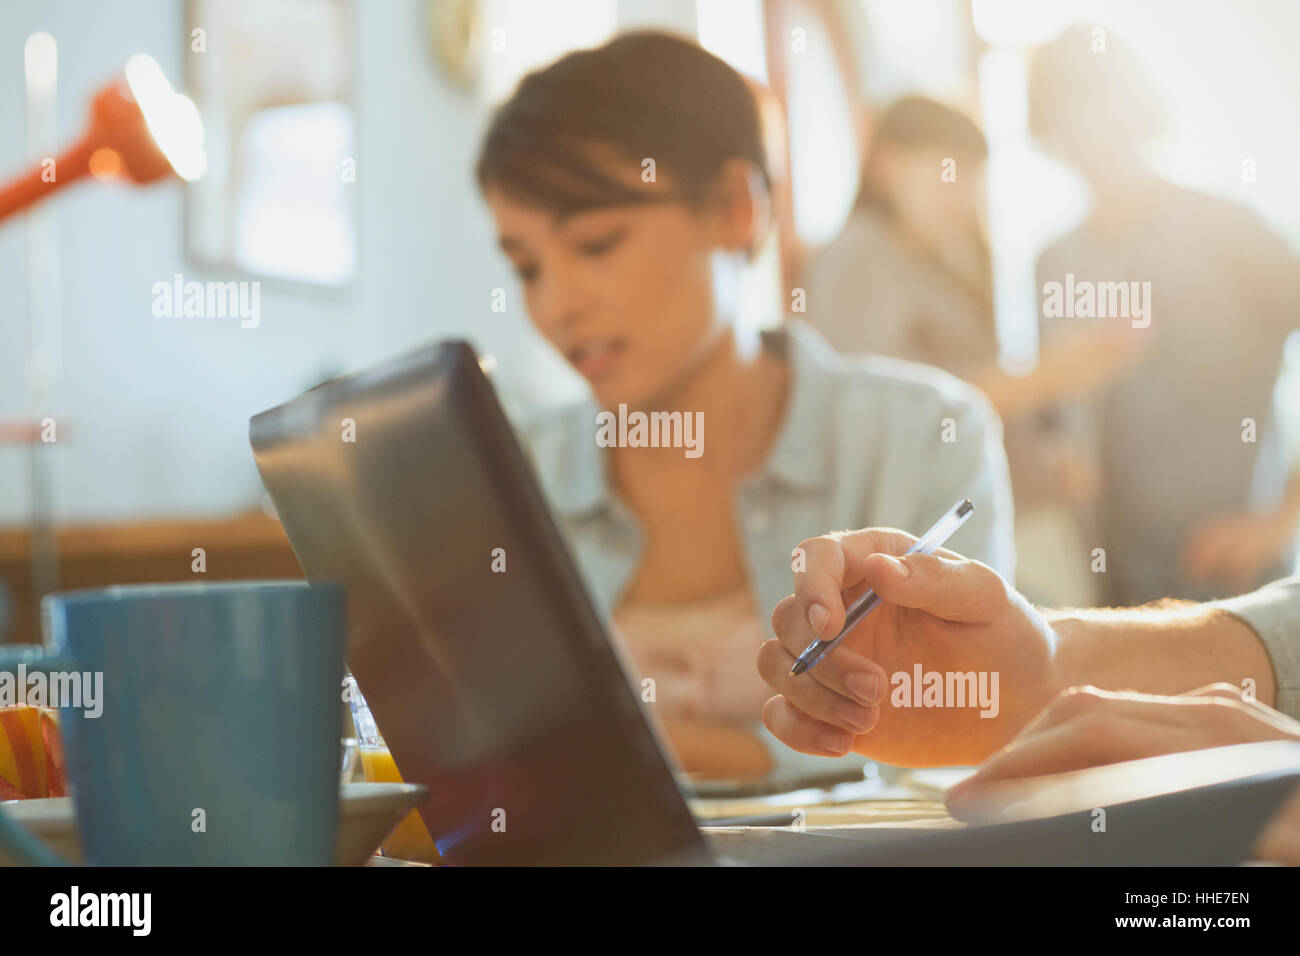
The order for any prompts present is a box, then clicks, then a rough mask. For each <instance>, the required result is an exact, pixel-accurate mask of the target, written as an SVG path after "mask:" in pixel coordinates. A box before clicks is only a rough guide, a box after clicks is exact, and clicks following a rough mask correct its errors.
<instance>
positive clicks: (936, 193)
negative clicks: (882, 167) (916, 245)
mask: <svg viewBox="0 0 1300 956" xmlns="http://www.w3.org/2000/svg"><path fill="white" fill-rule="evenodd" d="M890 159H891V162H890V163H889V165H888V166H887V167H886V168H887V176H888V182H887V183H886V184H885V186H886V189H887V191H888V192H889V194H890V198H891V200H892V201H893V203H894V207H895V208H896V209H897V210H898V212H899V215H901V216H902V217H903V219H904V220H906V221H907V223H908V224H909V225H910V226H911V227H912V228H913V229H914V230H915V231H916V232H917V233H919V234H920V235H921V236H922V237H924V238H925V239H926V240H928V241H930V242H931V243H933V244H934V245H937V246H940V247H943V246H945V245H947V244H949V243H951V242H952V241H953V239H954V234H957V235H958V236H960V235H964V234H965V233H967V232H968V231H970V230H972V229H977V228H979V223H980V217H979V209H980V207H981V206H982V205H983V202H984V164H983V163H964V164H963V163H957V162H955V161H953V160H952V159H950V158H949V157H948V156H945V155H944V152H943V151H942V150H938V149H924V148H922V149H907V150H898V151H895V152H893V155H892V156H891V157H890Z"/></svg>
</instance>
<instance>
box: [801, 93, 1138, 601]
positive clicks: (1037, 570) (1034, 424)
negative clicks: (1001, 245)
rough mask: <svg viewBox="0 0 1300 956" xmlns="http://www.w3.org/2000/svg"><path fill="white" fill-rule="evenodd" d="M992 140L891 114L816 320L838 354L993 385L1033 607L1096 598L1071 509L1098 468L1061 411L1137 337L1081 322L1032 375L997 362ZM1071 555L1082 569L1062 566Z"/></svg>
mask: <svg viewBox="0 0 1300 956" xmlns="http://www.w3.org/2000/svg"><path fill="white" fill-rule="evenodd" d="M987 157H988V144H987V143H986V141H985V139H984V134H983V133H982V132H980V129H979V127H978V126H976V125H975V123H974V122H972V121H971V119H970V118H969V117H967V116H966V115H964V114H962V113H960V112H959V111H957V110H955V109H952V108H950V107H948V106H945V105H943V104H941V103H938V102H935V101H934V100H930V99H926V98H924V97H919V96H910V97H906V98H904V99H902V100H899V101H898V102H897V103H895V104H894V105H893V106H891V107H890V108H889V109H888V110H887V111H886V112H885V113H884V115H883V116H882V117H881V119H880V122H879V123H878V124H877V126H876V129H875V131H874V134H873V136H872V139H871V147H870V149H869V151H868V154H867V157H866V161H865V162H864V164H863V170H862V179H861V183H860V185H859V188H858V197H857V200H856V202H855V205H854V209H853V212H852V213H851V215H850V216H849V220H848V222H847V223H846V224H845V226H844V229H843V231H842V232H841V233H840V235H839V236H837V237H836V238H835V240H834V241H832V242H831V244H830V245H829V246H827V248H826V249H825V250H823V251H822V253H821V254H820V255H819V256H818V258H817V259H816V260H815V261H814V262H813V264H812V267H811V268H810V270H809V273H808V275H807V277H806V286H807V292H808V312H809V319H810V322H811V324H812V325H813V327H814V328H816V329H817V330H818V331H819V332H821V333H822V334H823V335H824V336H825V337H826V339H827V341H829V342H830V344H831V345H833V346H834V347H835V348H836V349H839V350H840V351H843V352H849V353H867V352H870V353H875V354H878V355H892V356H896V357H898V358H903V359H908V360H910V361H914V362H925V363H927V364H931V365H937V366H938V367H939V368H942V369H944V370H945V371H948V372H951V373H952V374H954V375H956V376H958V377H960V378H963V379H965V380H966V381H968V382H971V383H972V384H974V385H975V386H976V387H977V388H979V389H980V390H981V391H983V392H984V393H985V394H986V395H987V396H988V398H989V400H990V401H991V402H992V403H993V407H994V408H995V409H996V410H997V411H998V413H999V414H1000V415H1001V416H1003V418H1004V419H1005V420H1006V426H1007V427H1006V440H1007V454H1008V456H1009V458H1010V463H1011V476H1012V483H1013V487H1014V489H1015V501H1016V511H1017V517H1018V519H1019V520H1020V522H1021V524H1020V526H1019V527H1018V528H1017V531H1018V532H1019V534H1020V537H1019V538H1018V540H1017V545H1018V548H1019V550H1020V551H1021V552H1022V557H1023V556H1025V555H1027V554H1030V553H1031V552H1032V553H1033V555H1034V556H1033V559H1032V560H1026V561H1025V562H1024V565H1025V566H1026V569H1027V574H1026V575H1025V577H1024V578H1022V580H1021V581H1020V582H1019V583H1020V585H1021V587H1022V588H1023V589H1025V590H1026V591H1027V592H1028V593H1030V594H1031V595H1032V596H1033V597H1034V598H1035V599H1037V600H1040V601H1045V602H1048V603H1056V604H1062V603H1064V604H1072V603H1084V602H1086V601H1087V600H1088V598H1089V597H1090V596H1091V594H1090V591H1091V587H1092V585H1091V582H1090V581H1089V580H1088V579H1089V578H1090V577H1091V575H1089V573H1088V571H1087V566H1086V564H1084V563H1081V562H1079V561H1077V560H1075V559H1074V557H1073V556H1075V555H1077V554H1079V553H1087V551H1088V549H1087V548H1085V547H1083V545H1082V542H1077V543H1076V542H1074V541H1072V540H1070V539H1071V538H1072V537H1074V535H1076V534H1077V529H1075V528H1074V526H1073V522H1074V519H1073V518H1072V517H1070V512H1071V511H1073V510H1074V507H1075V505H1076V503H1077V502H1079V501H1082V500H1085V499H1087V498H1088V497H1090V496H1091V494H1092V493H1093V484H1094V478H1093V475H1094V471H1095V469H1094V466H1093V464H1092V462H1091V460H1090V459H1088V458H1086V457H1085V456H1084V455H1083V454H1082V453H1081V452H1080V451H1079V450H1078V448H1077V446H1076V444H1075V443H1073V442H1070V441H1067V440H1066V437H1065V430H1064V428H1063V427H1062V426H1061V423H1060V422H1058V421H1057V420H1056V415H1055V412H1054V411H1053V410H1052V409H1053V406H1055V405H1056V403H1057V402H1058V401H1059V400H1060V399H1062V398H1064V397H1066V396H1071V395H1077V394H1081V393H1086V392H1089V391H1091V390H1093V389H1095V388H1097V387H1098V386H1100V385H1102V384H1103V383H1105V382H1106V381H1107V380H1108V379H1110V378H1111V377H1112V376H1113V375H1115V374H1116V373H1117V372H1119V371H1120V370H1121V369H1123V368H1124V367H1126V366H1127V365H1129V364H1130V363H1131V362H1132V361H1133V360H1134V359H1135V358H1136V355H1137V349H1136V347H1135V345H1136V344H1137V340H1135V339H1134V338H1133V337H1132V336H1124V335H1122V334H1117V333H1116V332H1115V331H1114V330H1111V329H1100V330H1099V329H1096V328H1093V327H1082V328H1080V329H1077V330H1075V331H1072V332H1070V333H1068V334H1067V335H1064V336H1062V337H1061V338H1059V339H1058V338H1053V339H1052V341H1051V344H1050V346H1048V347H1046V348H1044V349H1043V350H1041V351H1040V354H1039V356H1038V362H1037V364H1036V366H1035V367H1034V368H1033V369H1032V370H1030V371H1029V372H1028V373H1027V374H1024V375H1012V374H1008V373H1007V372H1005V371H1004V370H1003V369H1002V368H1001V366H1000V364H999V362H998V338H997V328H996V325H995V322H994V312H993V273H992V265H991V262H990V256H989V248H988V244H987V242H986V240H985V230H984V225H983V222H982V210H983V209H984V172H985V169H984V167H985V161H986V159H987ZM1061 555H1069V556H1070V559H1069V561H1070V564H1071V565H1072V566H1073V567H1074V573H1073V574H1071V573H1070V572H1069V571H1068V570H1067V568H1065V567H1055V566H1054V563H1055V562H1057V561H1059V559H1060V556H1061Z"/></svg>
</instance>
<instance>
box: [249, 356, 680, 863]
mask: <svg viewBox="0 0 1300 956" xmlns="http://www.w3.org/2000/svg"><path fill="white" fill-rule="evenodd" d="M593 428H594V425H593ZM249 435H250V440H251V442H252V445H253V452H254V457H255V458H256V461H257V467H258V469H259V471H260V472H261V475H262V480H263V482H264V484H265V485H266V488H267V491H268V492H269V493H270V496H271V499H272V501H273V502H274V504H275V507H276V510H277V511H278V512H279V516H280V520H281V521H282V523H283V525H284V528H285V531H286V532H287V534H288V537H289V541H290V543H291V544H292V546H293V549H294V552H295V554H296V555H297V557H298V561H299V563H300V564H301V565H302V567H303V571H304V572H305V573H306V575H307V577H308V578H309V579H313V580H314V579H322V580H333V581H338V582H340V583H341V584H342V585H343V586H344V587H345V589H346V591H347V599H348V663H349V665H350V667H351V669H352V672H353V674H354V675H355V676H356V679H357V683H358V685H359V686H360V688H361V692H362V693H363V694H364V695H365V696H366V699H367V700H368V701H369V703H370V708H371V711H372V712H373V714H374V716H375V719H376V721H377V723H378V724H379V729H380V731H381V733H382V734H383V735H384V738H385V740H386V742H387V744H388V747H389V749H390V751H391V752H392V754H393V757H394V759H395V760H396V762H397V765H398V768H399V770H400V771H401V773H402V777H403V779H405V780H407V781H411V782H418V783H422V784H425V785H426V786H428V788H429V797H428V800H427V801H426V802H425V803H424V805H423V806H422V807H421V808H420V813H421V815H422V816H423V818H424V821H425V824H426V825H427V826H428V829H429V832H430V834H431V835H432V836H433V838H434V841H435V842H436V843H437V845H438V849H439V852H440V853H441V854H442V855H443V857H444V859H446V860H448V861H449V862H453V863H500V864H521V863H547V864H566V863H577V864H601V863H641V862H651V861H656V860H662V859H665V858H668V857H672V856H674V855H683V856H691V855H693V854H696V853H698V852H700V837H699V834H698V831H697V830H696V828H695V825H694V822H693V821H692V819H691V816H690V814H689V812H688V810H687V808H686V805H685V803H684V801H683V800H682V797H681V794H680V792H679V790H678V788H677V785H676V782H675V780H674V778H673V775H672V772H671V770H670V768H669V766H668V764H667V762H666V761H665V759H664V756H663V754H662V752H661V751H660V749H659V745H658V742H657V740H656V738H655V736H654V734H653V733H652V732H651V730H650V727H649V725H648V724H647V722H646V719H645V715H644V714H643V713H642V711H641V705H640V703H639V702H638V699H637V697H636V695H635V694H634V693H633V691H632V689H631V687H630V686H629V685H628V682H627V679H626V677H625V676H624V673H623V671H622V669H621V667H620V665H619V663H618V659H617V657H616V655H615V653H614V651H613V649H612V648H611V647H610V644H609V641H608V639H607V637H606V635H605V633H604V630H603V628H602V626H601V623H600V620H599V618H598V616H597V614H596V612H595V611H594V609H593V608H592V605H591V602H590V601H589V599H588V597H587V594H586V591H585V589H584V587H583V585H582V582H581V580H580V578H579V577H578V574H577V572H576V570H575V568H574V566H573V563H572V561H571V559H570V558H569V555H568V553H567V551H566V550H565V548H564V545H563V542H562V540H561V538H560V535H559V532H558V530H557V529H556V527H555V525H554V522H553V521H552V519H551V516H550V513H549V511H548V510H547V508H546V505H545V503H544V500H543V498H542V495H541V492H540V491H539V489H538V487H537V484H536V482H535V480H534V479H533V476H532V473H531V471H530V469H529V467H528V465H527V463H526V460H525V458H524V455H523V453H522V451H521V450H520V448H519V445H518V443H517V440H516V438H515V436H514V434H513V432H512V430H511V428H510V426H509V424H508V423H507V421H506V419H505V416H504V414H503V413H502V411H501V408H500V406H499V404H498V402H497V399H496V395H495V393H494V391H493V389H492V387H491V385H490V384H489V383H488V382H487V380H486V378H485V377H484V376H483V373H482V372H481V371H480V369H479V364H478V361H477V359H476V357H475V355H474V353H473V351H472V349H471V348H470V347H469V346H468V345H465V344H463V343H447V344H443V345H439V346H434V347H431V348H427V349H423V350H421V351H418V352H415V353H413V354H410V355H406V356H403V357H401V358H399V359H396V360H394V361H391V362H388V363H386V364H384V365H382V366H379V367H377V368H374V369H372V370H369V371H366V372H363V373H360V374H358V375H354V376H351V377H348V378H345V379H339V380H336V381H333V382H329V383H327V384H325V385H323V386H319V387H318V388H315V389H312V390H311V391H309V392H306V393H304V394H303V395H301V396H299V397H298V398H296V399H294V400H292V401H290V402H288V403H286V404H284V405H281V406H279V407H277V408H273V409H271V410H269V411H266V412H262V413H261V414H259V415H256V416H254V418H253V419H252V420H251V422H250V426H249ZM593 435H594V432H593ZM593 440H594V437H593Z"/></svg>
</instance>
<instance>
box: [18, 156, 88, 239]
mask: <svg viewBox="0 0 1300 956" xmlns="http://www.w3.org/2000/svg"><path fill="white" fill-rule="evenodd" d="M94 151H95V147H94V145H93V144H92V143H91V142H90V140H89V138H86V139H82V140H79V141H78V142H76V143H74V144H73V145H72V146H69V147H68V148H67V149H66V150H64V151H63V153H61V154H60V155H59V156H56V157H55V159H54V178H53V179H47V178H46V167H45V166H44V164H42V165H40V166H37V167H35V168H33V169H31V170H29V171H28V172H26V173H23V174H22V175H20V176H18V178H16V179H14V180H11V181H10V182H8V183H5V184H4V185H0V222H3V221H4V220H5V219H8V218H9V217H10V216H12V215H14V214H15V213H19V212H22V211H23V210H24V209H26V208H27V207H28V206H31V205H33V204H34V203H36V202H38V201H40V200H41V199H44V198H45V197H47V196H50V195H53V194H54V193H55V192H57V191H58V190H60V189H62V188H63V187H65V186H71V185H72V184H73V183H75V182H77V181H78V180H80V179H84V178H85V177H86V176H88V175H90V154H91V153H93V152H94Z"/></svg>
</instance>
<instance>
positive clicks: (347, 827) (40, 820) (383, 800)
mask: <svg viewBox="0 0 1300 956" xmlns="http://www.w3.org/2000/svg"><path fill="white" fill-rule="evenodd" d="M428 792H429V789H428V788H427V787H425V786H424V785H423V784H419V783H345V784H342V785H340V787H339V831H338V838H337V840H336V841H335V846H334V865H335V866H360V865H361V864H363V863H365V862H366V860H368V859H369V858H370V857H371V856H372V855H373V854H374V852H375V850H376V849H378V847H379V844H380V843H381V842H383V839H384V837H386V836H388V833H389V831H390V830H392V829H393V827H395V826H396V825H397V823H398V821H399V820H401V819H402V817H404V816H406V814H407V813H409V812H410V811H411V810H413V809H415V808H416V807H418V806H419V805H420V804H421V803H423V802H424V798H425V796H427V795H428ZM0 807H3V810H4V812H5V813H6V814H8V816H9V818H10V819H11V820H17V821H18V822H19V823H21V824H22V825H23V826H25V827H27V829H28V830H30V831H31V832H32V833H33V834H35V835H36V836H38V837H40V838H41V839H42V840H44V841H45V844H46V845H47V846H48V847H50V849H52V850H53V851H54V852H55V853H57V854H59V856H61V857H63V858H64V859H65V860H67V861H68V862H70V863H81V862H82V859H83V858H82V852H81V837H80V836H79V835H78V833H77V810H76V807H75V806H74V805H73V802H72V798H71V797H48V798H46V799H43V800H5V801H0ZM7 862H8V861H7V860H5V859H4V858H3V857H0V866H3V865H5V864H6V863H7Z"/></svg>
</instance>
